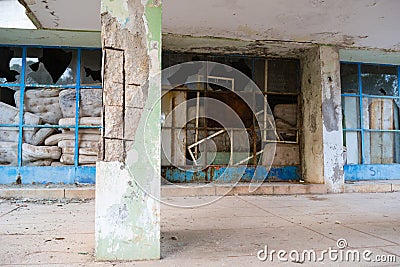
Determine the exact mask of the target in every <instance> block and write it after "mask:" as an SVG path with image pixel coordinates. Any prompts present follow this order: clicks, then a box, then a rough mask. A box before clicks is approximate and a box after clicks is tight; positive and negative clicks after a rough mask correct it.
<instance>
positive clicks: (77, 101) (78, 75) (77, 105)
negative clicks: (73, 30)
mask: <svg viewBox="0 0 400 267" xmlns="http://www.w3.org/2000/svg"><path fill="white" fill-rule="evenodd" d="M75 79H76V89H75V95H76V99H75V151H74V166H75V174H76V172H77V168H78V165H79V108H80V89H81V88H80V86H81V49H80V48H78V55H77V64H76V77H75ZM76 178H77V177H76V175H75V179H76Z"/></svg>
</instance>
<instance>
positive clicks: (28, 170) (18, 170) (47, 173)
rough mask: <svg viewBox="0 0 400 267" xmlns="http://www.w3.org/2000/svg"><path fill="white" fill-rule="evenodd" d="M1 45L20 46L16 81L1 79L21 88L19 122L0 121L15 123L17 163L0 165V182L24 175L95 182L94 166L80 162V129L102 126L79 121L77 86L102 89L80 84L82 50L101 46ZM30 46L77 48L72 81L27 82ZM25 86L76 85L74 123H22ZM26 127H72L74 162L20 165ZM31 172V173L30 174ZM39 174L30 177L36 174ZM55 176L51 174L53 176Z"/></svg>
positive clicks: (26, 179)
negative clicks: (68, 82)
mask: <svg viewBox="0 0 400 267" xmlns="http://www.w3.org/2000/svg"><path fill="white" fill-rule="evenodd" d="M0 47H10V48H21V49H22V66H21V67H22V69H21V73H20V82H19V83H0V90H1V89H2V87H19V88H20V105H19V123H18V124H0V127H18V165H17V166H0V173H1V175H0V183H10V182H14V181H15V178H17V177H21V176H25V177H23V179H22V182H23V183H26V182H27V183H31V182H39V183H40V182H42V183H45V182H64V183H74V182H83V183H94V182H95V170H96V167H91V166H79V142H78V139H79V129H101V128H102V126H83V125H79V110H80V90H81V89H98V90H102V86H101V85H100V86H99V85H82V84H81V60H82V58H81V55H82V51H84V50H101V48H92V47H89V48H86V47H69V46H40V45H38V46H36V45H7V44H0ZM30 48H38V49H42V48H59V49H68V50H76V51H77V65H76V72H75V77H76V80H75V84H69V85H55V84H54V85H52V84H26V82H25V78H26V77H25V76H26V75H25V74H26V73H25V70H26V60H27V49H30ZM26 87H41V88H48V89H75V94H76V99H75V101H76V102H75V124H74V125H67V126H61V125H29V124H25V123H24V98H25V97H24V96H25V88H26ZM25 128H60V129H62V128H69V129H71V128H74V129H75V139H74V140H75V147H74V165H70V166H69V165H65V166H59V167H50V166H23V165H22V141H23V140H22V139H23V130H24V129H25ZM31 174H33V175H31ZM34 174H37V176H38V177H31V176H36V175H34ZM53 177H54V178H53Z"/></svg>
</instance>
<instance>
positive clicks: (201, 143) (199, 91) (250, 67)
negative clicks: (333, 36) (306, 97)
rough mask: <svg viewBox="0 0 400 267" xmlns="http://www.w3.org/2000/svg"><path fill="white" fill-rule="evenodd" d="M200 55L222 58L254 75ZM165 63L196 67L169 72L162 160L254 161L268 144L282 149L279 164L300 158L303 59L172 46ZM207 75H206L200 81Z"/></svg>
mask: <svg viewBox="0 0 400 267" xmlns="http://www.w3.org/2000/svg"><path fill="white" fill-rule="evenodd" d="M198 61H207V62H217V63H222V64H224V65H227V66H230V67H232V68H234V69H236V70H239V71H240V72H241V73H243V74H244V75H245V76H246V77H248V79H247V80H246V79H240V78H239V77H236V75H237V74H235V72H234V71H232V70H230V69H229V68H227V67H224V65H214V64H205V65H202V64H199V63H197V62H198ZM162 62H163V68H164V69H166V68H168V67H170V66H174V65H176V64H180V63H184V62H191V63H190V64H192V65H191V67H192V68H190V69H191V70H190V71H188V70H184V69H183V68H182V69H179V68H178V69H175V70H174V71H172V73H169V71H170V70H169V69H168V70H167V71H164V72H163V76H162V86H163V92H167V93H166V94H164V95H163V98H162V116H163V119H164V121H163V130H162V139H163V148H162V151H163V154H162V166H164V167H167V166H168V167H171V166H175V167H178V168H182V169H185V168H186V169H190V167H192V168H197V169H202V168H204V167H206V166H240V165H247V166H255V165H257V164H258V163H259V159H260V157H261V156H262V155H261V154H262V153H263V148H264V147H265V146H266V145H267V144H270V143H274V144H277V153H278V154H279V155H275V158H276V159H275V161H274V163H273V165H274V166H288V165H296V166H299V165H300V156H299V155H300V153H299V123H298V114H299V112H298V111H299V105H298V97H299V92H300V86H299V85H300V83H299V63H298V61H296V60H269V59H265V58H259V57H249V56H241V55H235V56H229V55H203V54H182V53H169V52H167V53H164V54H163V60H162ZM204 75H207V80H202V82H196V81H198V78H199V77H202V76H204ZM200 80H201V78H200ZM191 81H193V82H191ZM251 81H252V82H251ZM254 86H258V88H259V89H260V90H259V91H258V90H254V88H253V87H254ZM204 99H212V101H211V100H204ZM213 101H215V103H217V104H215V105H211V104H210V103H214V102H213ZM267 101H268V102H267ZM267 103H268V104H269V106H268V104H267ZM269 107H271V110H272V113H271V110H270V109H269ZM272 115H273V116H272ZM219 119H220V121H219ZM221 121H223V122H221ZM275 125H276V129H275V128H274V126H275ZM278 151H279V152H278Z"/></svg>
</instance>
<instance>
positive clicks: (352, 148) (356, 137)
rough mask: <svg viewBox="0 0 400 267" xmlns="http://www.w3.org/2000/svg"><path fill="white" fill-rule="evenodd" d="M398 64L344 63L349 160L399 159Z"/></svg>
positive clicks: (374, 162) (343, 74) (344, 124)
mask: <svg viewBox="0 0 400 267" xmlns="http://www.w3.org/2000/svg"><path fill="white" fill-rule="evenodd" d="M398 73H399V68H398V66H387V65H375V64H360V63H342V64H341V81H342V108H343V131H344V144H345V146H346V150H347V164H391V163H399V162H400V149H399V147H400V139H399V138H400V128H399V104H400V94H399V90H398Z"/></svg>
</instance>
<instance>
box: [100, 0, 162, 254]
mask: <svg viewBox="0 0 400 267" xmlns="http://www.w3.org/2000/svg"><path fill="white" fill-rule="evenodd" d="M101 22H102V46H103V54H104V60H103V63H104V65H103V88H104V94H103V119H104V122H103V125H104V129H103V140H102V145H101V150H102V152H101V153H100V161H99V162H98V163H97V169H96V258H97V259H98V260H144V259H157V258H159V257H160V207H159V202H158V199H159V195H160V176H159V171H160V164H161V163H160V162H161V160H160V143H161V142H160V136H161V133H160V129H161V127H160V114H161V111H160V109H161V103H160V102H158V100H159V98H160V94H161V85H160V79H159V73H160V68H161V65H160V55H161V51H160V48H161V4H160V2H158V1H148V2H147V1H140V0H102V14H101Z"/></svg>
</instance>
